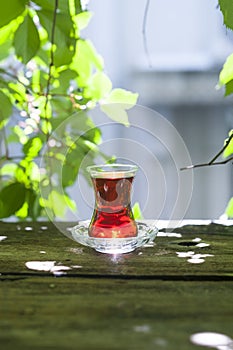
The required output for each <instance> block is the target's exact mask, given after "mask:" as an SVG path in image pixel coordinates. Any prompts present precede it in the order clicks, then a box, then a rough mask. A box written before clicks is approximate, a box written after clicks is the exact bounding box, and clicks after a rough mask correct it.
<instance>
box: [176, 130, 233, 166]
mask: <svg viewBox="0 0 233 350" xmlns="http://www.w3.org/2000/svg"><path fill="white" fill-rule="evenodd" d="M232 139H233V133H232V134H231V136H230V137H229V138H228V139H227V141H226V143H225V145H224V146H223V147H222V148H221V149H220V151H219V152H218V153H217V154H216V155H215V156H214V157H213V158H212V159H211V160H210V161H209V162H208V163H201V164H193V165H189V166H186V167H183V168H180V170H188V169H194V168H201V167H205V166H212V165H221V164H227V163H229V162H230V161H231V160H233V157H230V158H228V159H226V160H223V161H220V162H215V161H216V159H217V158H218V157H219V156H220V155H221V154H222V153H223V152H224V151H225V149H226V148H227V146H228V145H229V143H230V142H231V140H232Z"/></svg>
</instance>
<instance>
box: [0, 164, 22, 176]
mask: <svg viewBox="0 0 233 350" xmlns="http://www.w3.org/2000/svg"><path fill="white" fill-rule="evenodd" d="M17 168H18V165H17V164H15V163H8V164H4V165H3V167H2V168H0V175H1V176H11V177H13V176H14V174H15V171H16V169H17Z"/></svg>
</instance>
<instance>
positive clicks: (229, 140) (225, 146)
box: [209, 133, 233, 164]
mask: <svg viewBox="0 0 233 350" xmlns="http://www.w3.org/2000/svg"><path fill="white" fill-rule="evenodd" d="M232 139H233V133H232V134H231V136H230V137H229V139H228V140H227V141H226V143H225V145H224V146H223V147H222V148H221V149H220V151H219V152H218V153H217V154H216V156H215V157H214V158H213V159H211V161H210V162H209V164H212V163H214V161H215V160H216V159H217V158H218V157H219V156H220V155H221V154H222V153H223V152H224V151H225V149H226V148H227V146H228V145H229V143H230V142H231V140H232Z"/></svg>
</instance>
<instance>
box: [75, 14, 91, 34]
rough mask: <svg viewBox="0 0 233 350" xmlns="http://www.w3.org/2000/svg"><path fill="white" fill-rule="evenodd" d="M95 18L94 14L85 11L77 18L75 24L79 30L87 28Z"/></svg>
mask: <svg viewBox="0 0 233 350" xmlns="http://www.w3.org/2000/svg"><path fill="white" fill-rule="evenodd" d="M92 16H93V13H92V12H89V11H84V12H81V13H80V14H78V15H77V16H76V17H75V22H76V25H77V27H78V29H79V30H82V29H84V28H86V27H87V26H88V24H89V22H90V20H91V18H92Z"/></svg>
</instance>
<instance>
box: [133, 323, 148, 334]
mask: <svg viewBox="0 0 233 350" xmlns="http://www.w3.org/2000/svg"><path fill="white" fill-rule="evenodd" d="M133 330H134V331H135V332H138V333H149V332H150V331H151V327H150V326H149V325H147V324H144V325H141V326H135V327H134V328H133Z"/></svg>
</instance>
